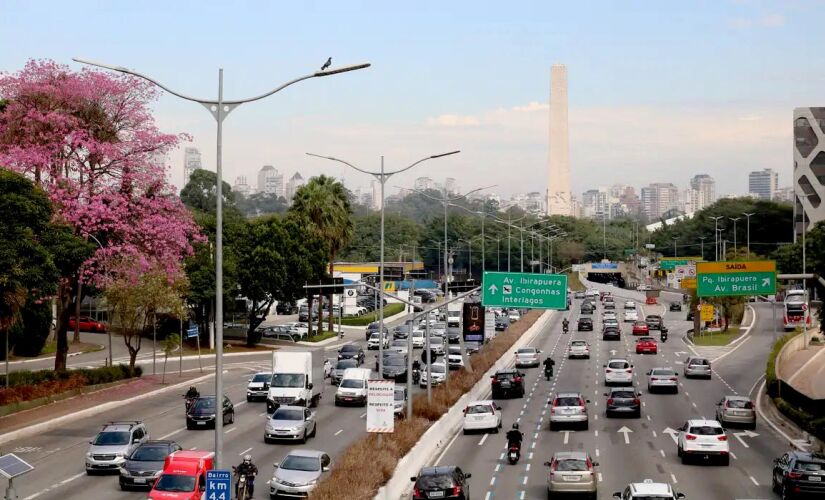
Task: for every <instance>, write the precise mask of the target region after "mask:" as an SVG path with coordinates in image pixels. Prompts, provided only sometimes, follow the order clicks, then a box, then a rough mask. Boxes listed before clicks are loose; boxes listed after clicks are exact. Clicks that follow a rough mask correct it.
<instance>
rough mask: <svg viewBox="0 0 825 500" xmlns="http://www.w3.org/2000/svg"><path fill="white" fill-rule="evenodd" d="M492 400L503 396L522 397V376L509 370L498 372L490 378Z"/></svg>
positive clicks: (516, 371)
mask: <svg viewBox="0 0 825 500" xmlns="http://www.w3.org/2000/svg"><path fill="white" fill-rule="evenodd" d="M492 379H493V380H492V384H493V399H498V398H503V397H504V396H514V397H517V398H523V397H524V374H523V373H521V372H520V371H518V370H516V369H513V368H510V369H505V370H499V371H497V372H496V373H495V375H493V376H492Z"/></svg>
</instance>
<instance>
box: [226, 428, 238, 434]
mask: <svg viewBox="0 0 825 500" xmlns="http://www.w3.org/2000/svg"><path fill="white" fill-rule="evenodd" d="M236 430H238V428H237V427H233V428H231V429H227V430H225V431H223V433H224V434H229V433H230V432H235V431H236Z"/></svg>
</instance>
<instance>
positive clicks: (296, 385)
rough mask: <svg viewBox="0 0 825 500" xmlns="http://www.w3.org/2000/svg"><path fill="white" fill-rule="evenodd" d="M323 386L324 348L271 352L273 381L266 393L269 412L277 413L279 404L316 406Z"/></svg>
mask: <svg viewBox="0 0 825 500" xmlns="http://www.w3.org/2000/svg"><path fill="white" fill-rule="evenodd" d="M323 389H324V356H323V351H322V350H314V351H275V352H273V353H272V380H271V381H270V383H269V393H268V394H267V396H266V411H267V412H269V413H272V412H274V411H275V410H276V409H277V408H278V406H280V405H298V406H307V407H309V406H316V405H317V404H318V400H319V399H320V398H321V391H323Z"/></svg>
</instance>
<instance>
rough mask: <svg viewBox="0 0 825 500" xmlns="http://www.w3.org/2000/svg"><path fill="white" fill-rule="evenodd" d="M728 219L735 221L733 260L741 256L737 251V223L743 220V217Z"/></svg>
mask: <svg viewBox="0 0 825 500" xmlns="http://www.w3.org/2000/svg"><path fill="white" fill-rule="evenodd" d="M728 219H730V220H732V221H733V260H736V258H737V257H738V256H739V252H737V250H736V221H738V220H739V219H741V217H728Z"/></svg>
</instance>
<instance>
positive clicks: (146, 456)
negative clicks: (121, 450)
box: [129, 446, 169, 462]
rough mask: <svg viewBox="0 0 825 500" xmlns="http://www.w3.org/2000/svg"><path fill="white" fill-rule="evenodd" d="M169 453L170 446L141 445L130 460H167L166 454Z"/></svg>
mask: <svg viewBox="0 0 825 500" xmlns="http://www.w3.org/2000/svg"><path fill="white" fill-rule="evenodd" d="M168 454H169V448H167V447H166V446H141V447H139V448H138V449H136V450H135V451H134V452H133V453H132V456H130V457H129V460H135V461H138V462H163V461H164V460H166V455H168Z"/></svg>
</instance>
